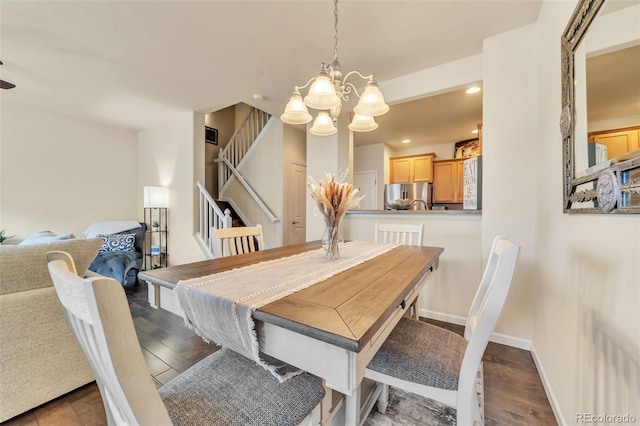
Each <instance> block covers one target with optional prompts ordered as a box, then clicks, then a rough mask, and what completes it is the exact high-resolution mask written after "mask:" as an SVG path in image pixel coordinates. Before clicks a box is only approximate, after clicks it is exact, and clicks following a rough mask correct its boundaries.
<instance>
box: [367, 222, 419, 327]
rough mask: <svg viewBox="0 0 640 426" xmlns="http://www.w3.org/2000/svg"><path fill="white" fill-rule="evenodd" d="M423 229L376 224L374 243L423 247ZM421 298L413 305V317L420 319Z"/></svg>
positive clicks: (406, 225) (395, 224) (398, 224)
mask: <svg viewBox="0 0 640 426" xmlns="http://www.w3.org/2000/svg"><path fill="white" fill-rule="evenodd" d="M422 228H423V225H422V224H421V223H420V224H418V225H409V224H406V223H393V224H392V223H383V224H379V223H378V222H376V226H375V234H374V241H375V242H376V243H377V242H383V243H393V244H404V245H408V246H422ZM419 297H420V296H418V297H416V298H415V300H414V301H413V304H412V305H411V309H410V312H411V317H413V318H414V319H417V320H418V319H420V313H419V312H418V307H419V306H420V303H419V301H418V300H419Z"/></svg>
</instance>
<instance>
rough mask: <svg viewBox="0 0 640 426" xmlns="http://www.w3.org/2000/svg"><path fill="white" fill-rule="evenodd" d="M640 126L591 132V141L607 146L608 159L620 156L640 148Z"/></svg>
mask: <svg viewBox="0 0 640 426" xmlns="http://www.w3.org/2000/svg"><path fill="white" fill-rule="evenodd" d="M639 139H640V126H635V127H627V128H624V129H614V130H607V131H603V132H593V133H589V142H595V143H599V144H602V145H606V146H607V159H608V160H611V159H612V158H616V157H620V156H621V155H624V154H626V153H628V152H631V151H633V150H636V149H638V148H640V141H639Z"/></svg>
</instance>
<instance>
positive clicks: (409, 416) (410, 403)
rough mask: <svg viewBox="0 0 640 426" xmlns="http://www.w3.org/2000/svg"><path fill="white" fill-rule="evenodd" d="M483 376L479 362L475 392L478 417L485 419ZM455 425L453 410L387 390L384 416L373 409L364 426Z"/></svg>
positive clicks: (401, 392)
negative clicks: (387, 401)
mask: <svg viewBox="0 0 640 426" xmlns="http://www.w3.org/2000/svg"><path fill="white" fill-rule="evenodd" d="M483 379H484V377H483V369H482V363H481V364H480V370H479V371H478V378H477V382H476V389H477V391H478V402H479V403H480V415H481V416H482V417H483V418H484V387H483V383H484V380H483ZM455 424H456V410H455V409H454V408H450V407H447V406H446V405H443V404H440V403H439V402H437V401H434V400H432V399H427V398H424V397H421V396H419V395H416V394H413V393H411V392H405V391H403V390H402V389H397V388H394V387H392V388H390V389H389V405H388V406H387V411H386V412H385V413H384V414H380V413H379V412H378V409H377V408H376V406H375V405H374V406H373V409H372V410H371V413H370V414H369V417H367V420H366V421H365V422H364V424H363V426H391V425H407V426H409V425H411V426H418V425H423V426H450V425H455Z"/></svg>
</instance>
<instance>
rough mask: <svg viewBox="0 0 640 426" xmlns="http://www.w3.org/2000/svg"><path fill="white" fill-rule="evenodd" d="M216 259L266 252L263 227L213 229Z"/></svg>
mask: <svg viewBox="0 0 640 426" xmlns="http://www.w3.org/2000/svg"><path fill="white" fill-rule="evenodd" d="M212 234H213V236H214V239H213V240H214V242H213V246H214V247H213V252H214V253H215V255H216V257H226V256H234V255H236V254H243V253H250V252H253V251H258V250H264V237H263V236H262V225H260V224H258V225H256V226H237V227H235V228H220V229H215V228H213V229H212Z"/></svg>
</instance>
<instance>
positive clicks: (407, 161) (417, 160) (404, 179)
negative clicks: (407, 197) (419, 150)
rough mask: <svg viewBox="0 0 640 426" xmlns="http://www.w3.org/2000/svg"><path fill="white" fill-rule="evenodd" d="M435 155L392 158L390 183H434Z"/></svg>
mask: <svg viewBox="0 0 640 426" xmlns="http://www.w3.org/2000/svg"><path fill="white" fill-rule="evenodd" d="M435 156H436V155H435V154H434V153H429V154H421V155H409V156H403V157H392V158H390V161H391V179H390V183H413V182H433V159H434V158H435Z"/></svg>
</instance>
